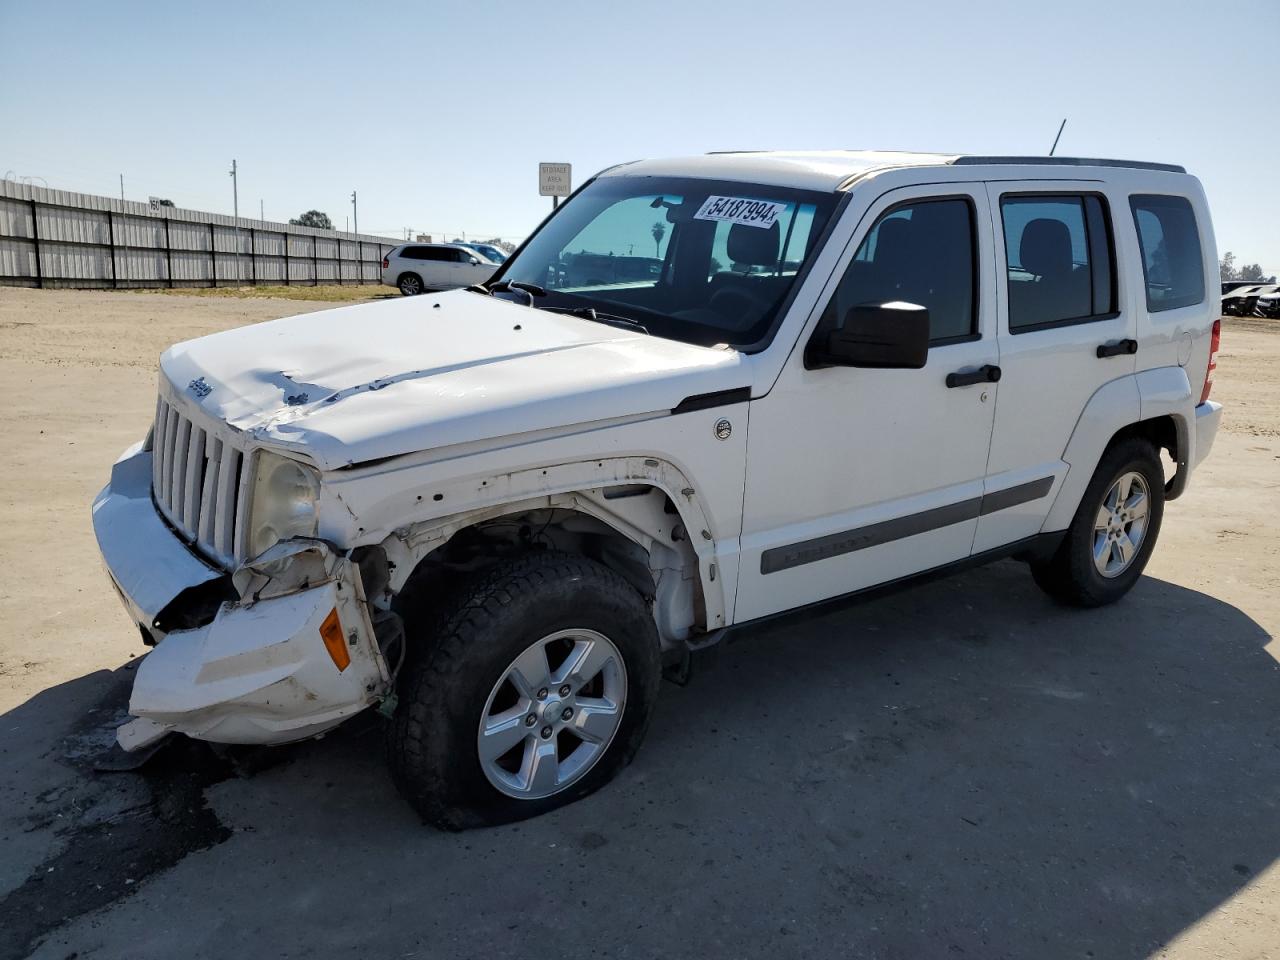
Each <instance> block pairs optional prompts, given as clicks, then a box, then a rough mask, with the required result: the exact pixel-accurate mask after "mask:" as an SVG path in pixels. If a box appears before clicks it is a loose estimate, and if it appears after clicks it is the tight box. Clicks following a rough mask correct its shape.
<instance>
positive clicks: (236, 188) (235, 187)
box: [213, 160, 289, 286]
mask: <svg viewBox="0 0 1280 960" xmlns="http://www.w3.org/2000/svg"><path fill="white" fill-rule="evenodd" d="M231 213H232V216H233V217H235V223H236V286H240V183H239V180H238V178H237V177H236V162H235V161H234V160H232V161H231ZM285 242H286V243H288V242H289V241H288V238H285ZM213 260H214V268H213V276H214V278H215V279H214V283H215V284H216V283H217V282H218V281H217V276H218V267H217V262H218V257H217V254H216V253H215V254H214V255H213Z"/></svg>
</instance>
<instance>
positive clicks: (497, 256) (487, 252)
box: [458, 241, 507, 265]
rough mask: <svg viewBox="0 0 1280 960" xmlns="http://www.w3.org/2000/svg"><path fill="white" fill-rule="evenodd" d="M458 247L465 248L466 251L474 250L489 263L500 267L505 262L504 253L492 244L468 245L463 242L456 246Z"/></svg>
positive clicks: (505, 256)
mask: <svg viewBox="0 0 1280 960" xmlns="http://www.w3.org/2000/svg"><path fill="white" fill-rule="evenodd" d="M458 246H460V247H466V248H467V249H468V250H474V251H475V252H476V253H478V254H480V256H482V257H484V258H485V259H486V260H488V261H490V262H491V263H496V264H498V265H502V264H504V263H506V262H507V255H506V253H505V252H504V251H503V250H500V249H499V248H498V247H495V246H494V245H493V244H492V243H468V242H466V241H464V242H462V243H460V244H458Z"/></svg>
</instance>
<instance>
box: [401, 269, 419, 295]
mask: <svg viewBox="0 0 1280 960" xmlns="http://www.w3.org/2000/svg"><path fill="white" fill-rule="evenodd" d="M396 286H398V287H399V288H400V292H401V293H403V294H404V295H405V296H406V297H416V296H417V295H418V294H420V293H422V291H423V290H425V289H426V288H425V287H424V286H423V285H422V278H421V277H420V276H418V275H417V274H416V273H402V274H401V275H400V281H399V282H398V283H397V284H396Z"/></svg>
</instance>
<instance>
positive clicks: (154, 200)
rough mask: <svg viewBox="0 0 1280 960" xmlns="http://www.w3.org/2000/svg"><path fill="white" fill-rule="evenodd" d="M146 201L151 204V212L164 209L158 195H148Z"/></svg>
mask: <svg viewBox="0 0 1280 960" xmlns="http://www.w3.org/2000/svg"><path fill="white" fill-rule="evenodd" d="M147 202H148V203H149V204H150V205H151V212H152V213H159V212H160V211H161V210H163V209H164V204H163V203H161V202H160V198H159V197H148V198H147Z"/></svg>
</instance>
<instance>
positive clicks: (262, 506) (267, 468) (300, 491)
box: [249, 451, 320, 557]
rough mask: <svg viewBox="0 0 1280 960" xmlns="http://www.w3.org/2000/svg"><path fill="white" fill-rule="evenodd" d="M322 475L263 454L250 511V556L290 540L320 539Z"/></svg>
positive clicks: (293, 461) (289, 461)
mask: <svg viewBox="0 0 1280 960" xmlns="http://www.w3.org/2000/svg"><path fill="white" fill-rule="evenodd" d="M319 499H320V475H319V474H318V473H316V471H315V470H314V469H312V468H311V467H308V466H306V465H305V464H301V463H299V462H298V461H297V460H290V459H288V458H287V457H281V456H277V455H276V454H274V453H267V452H266V451H263V452H262V453H260V454H259V455H258V469H257V471H256V473H255V475H254V478H253V498H252V500H250V507H249V556H250V557H256V556H257V555H258V554H260V553H261V552H262V551H263V550H266V549H267V548H268V547H271V546H274V545H275V544H276V543H279V542H280V541H281V540H287V539H288V538H289V537H314V536H315V535H316V503H317V501H318V500H319Z"/></svg>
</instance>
